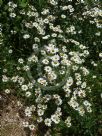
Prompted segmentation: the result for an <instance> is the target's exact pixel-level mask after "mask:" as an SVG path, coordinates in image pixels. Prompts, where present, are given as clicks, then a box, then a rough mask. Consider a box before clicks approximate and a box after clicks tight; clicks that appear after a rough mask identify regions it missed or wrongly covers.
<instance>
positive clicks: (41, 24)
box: [2, 0, 102, 130]
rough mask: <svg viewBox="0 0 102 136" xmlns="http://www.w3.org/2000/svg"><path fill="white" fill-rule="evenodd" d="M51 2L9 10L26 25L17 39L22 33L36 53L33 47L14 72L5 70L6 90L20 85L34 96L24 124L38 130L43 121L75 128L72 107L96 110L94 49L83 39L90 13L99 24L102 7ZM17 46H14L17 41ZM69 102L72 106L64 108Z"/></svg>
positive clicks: (81, 112)
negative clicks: (90, 58) (90, 65)
mask: <svg viewBox="0 0 102 136" xmlns="http://www.w3.org/2000/svg"><path fill="white" fill-rule="evenodd" d="M46 3H47V6H46V7H45V8H42V10H41V11H39V10H38V9H37V8H36V7H35V6H34V5H30V4H28V5H27V8H24V9H22V8H20V10H17V8H19V7H17V6H18V5H17V4H15V3H14V2H9V3H8V13H9V14H8V15H9V17H10V19H11V20H12V23H13V25H15V22H16V23H17V21H18V22H19V20H20V22H19V23H20V24H19V27H20V28H19V29H20V30H18V29H17V28H15V26H14V28H15V29H14V30H11V31H10V35H11V37H13V38H17V36H19V40H20V41H19V44H23V45H24V48H25V47H27V49H28V48H30V49H31V52H30V51H28V52H29V54H30V55H29V56H28V55H25V57H19V58H17V61H16V62H15V65H14V66H13V68H14V69H13V70H14V73H13V75H8V74H7V70H6V69H4V70H3V75H2V82H3V84H4V85H5V86H6V89H5V90H4V91H5V93H7V94H10V93H16V90H17V93H18V94H19V95H20V96H22V97H23V98H26V99H27V100H28V101H30V102H29V104H27V107H26V108H25V116H26V120H25V122H23V125H24V127H28V128H29V129H30V130H35V129H36V127H37V126H38V124H41V123H42V124H43V125H45V126H47V127H52V126H53V125H58V124H60V122H61V121H63V122H64V124H65V125H66V126H67V127H71V126H72V118H71V112H77V113H78V114H79V115H80V116H84V115H85V114H86V113H91V112H92V104H91V103H90V101H89V98H88V97H89V95H90V93H91V88H90V86H89V85H88V82H87V77H88V75H89V74H90V71H89V70H88V69H87V67H86V66H85V61H86V58H87V57H88V56H89V54H90V53H89V50H88V45H87V44H88V43H87V42H83V40H80V36H81V34H83V33H84V31H83V30H82V29H81V27H80V23H84V22H85V21H86V19H87V18H90V19H89V21H88V23H89V24H90V25H95V27H96V28H97V27H98V28H99V27H100V25H99V24H98V23H97V21H96V20H97V18H98V16H100V15H101V13H100V12H102V11H101V10H99V9H96V8H94V9H92V10H88V8H87V6H85V5H84V4H83V2H82V3H79V2H78V1H76V2H75V5H74V4H73V3H72V1H71V0H69V1H67V2H66V1H62V0H60V1H57V0H48V1H47V2H46ZM80 5H82V6H83V8H84V10H82V13H81V12H80V11H79V13H78V14H76V10H77V8H76V7H77V6H80ZM94 11H95V12H94ZM97 11H99V12H97ZM90 16H91V17H92V18H91V17H90ZM72 20H73V21H72ZM74 21H77V22H79V24H75V23H74ZM9 23H10V22H9ZM2 25H3V24H2ZM8 25H10V24H8ZM77 25H79V27H77ZM18 33H19V35H17V34H18ZM98 35H100V33H98ZM11 41H12V40H11ZM13 42H14V41H13ZM20 42H21V43H20ZM11 47H12V48H14V47H13V45H11V46H10V48H11ZM12 48H11V49H10V50H9V52H8V54H12V55H11V56H10V57H11V59H12V56H13V50H12ZM22 50H23V49H22ZM99 57H100V58H101V57H102V53H100V54H99ZM5 61H6V60H5ZM8 84H11V88H10V86H9V85H8ZM13 86H14V89H13ZM65 105H66V106H67V111H64V107H65ZM69 109H71V110H69ZM65 113H66V114H65Z"/></svg>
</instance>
